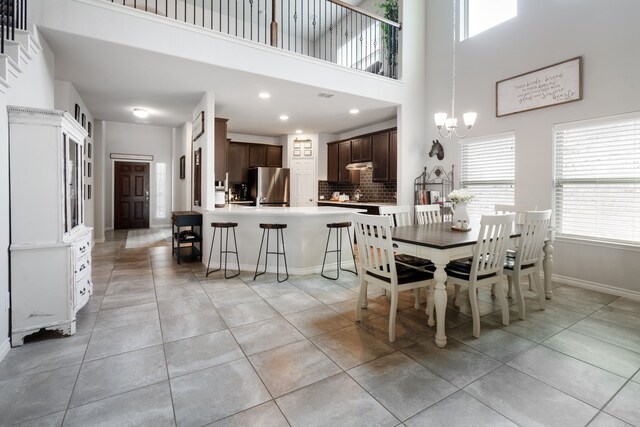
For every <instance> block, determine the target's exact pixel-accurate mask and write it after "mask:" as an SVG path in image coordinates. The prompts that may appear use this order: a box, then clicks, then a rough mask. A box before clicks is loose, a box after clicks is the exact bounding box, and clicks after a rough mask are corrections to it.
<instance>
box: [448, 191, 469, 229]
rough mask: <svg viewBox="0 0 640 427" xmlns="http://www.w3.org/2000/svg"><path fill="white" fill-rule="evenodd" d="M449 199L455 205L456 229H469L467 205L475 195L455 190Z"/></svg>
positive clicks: (454, 221) (454, 218) (454, 222)
mask: <svg viewBox="0 0 640 427" xmlns="http://www.w3.org/2000/svg"><path fill="white" fill-rule="evenodd" d="M447 197H448V198H449V200H451V202H453V203H454V204H455V207H454V209H453V225H454V227H457V228H463V229H468V228H469V213H468V212H467V203H469V200H471V199H472V198H473V194H471V193H469V192H468V191H467V190H465V189H461V190H453V191H452V192H451V193H449V195H448V196H447Z"/></svg>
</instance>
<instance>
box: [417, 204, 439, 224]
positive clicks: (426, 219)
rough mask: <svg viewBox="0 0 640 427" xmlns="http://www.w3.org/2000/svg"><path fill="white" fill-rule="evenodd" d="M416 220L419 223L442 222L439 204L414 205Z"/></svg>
mask: <svg viewBox="0 0 640 427" xmlns="http://www.w3.org/2000/svg"><path fill="white" fill-rule="evenodd" d="M416 220H417V221H418V224H420V225H423V224H434V223H436V222H442V214H441V213H440V205H416Z"/></svg>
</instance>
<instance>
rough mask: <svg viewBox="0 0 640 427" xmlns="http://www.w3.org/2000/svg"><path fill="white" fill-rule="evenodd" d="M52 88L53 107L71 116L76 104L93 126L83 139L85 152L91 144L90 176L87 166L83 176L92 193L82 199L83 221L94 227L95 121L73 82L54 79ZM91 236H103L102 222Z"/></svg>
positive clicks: (99, 237)
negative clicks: (84, 139) (53, 89)
mask: <svg viewBox="0 0 640 427" xmlns="http://www.w3.org/2000/svg"><path fill="white" fill-rule="evenodd" d="M54 88H55V99H54V106H55V109H56V110H64V111H68V112H69V113H70V114H71V115H72V116H73V115H74V114H75V106H76V104H78V105H79V106H80V111H81V113H82V114H84V115H85V116H86V122H85V123H91V126H92V127H93V129H92V133H91V136H87V139H86V141H85V153H87V145H86V144H91V145H92V148H91V152H92V153H91V159H89V158H88V157H85V165H88V164H89V163H91V168H92V172H91V176H88V174H87V169H88V166H87V167H86V168H85V176H84V184H85V194H87V193H86V186H88V185H90V186H91V193H92V194H91V199H86V198H85V201H84V222H85V225H86V226H87V227H94V226H95V224H96V222H95V218H94V217H95V210H94V206H95V203H94V202H95V195H96V190H97V189H96V185H95V175H96V171H95V166H96V165H95V163H96V155H97V152H96V150H95V142H94V139H95V121H94V120H93V114H91V111H89V109H88V108H87V106H86V104H85V103H84V101H83V100H82V98H81V97H80V95H79V94H78V91H77V90H76V88H75V87H74V86H73V84H71V83H69V82H64V81H60V80H56V81H55V82H54ZM88 127H89V125H88V124H87V125H86V126H85V129H88ZM85 156H86V155H85ZM93 237H94V239H96V238H97V239H98V240H100V239H103V238H104V229H103V227H102V224H100V225H99V226H98V227H96V228H94V230H93Z"/></svg>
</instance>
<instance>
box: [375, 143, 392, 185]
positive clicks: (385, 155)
mask: <svg viewBox="0 0 640 427" xmlns="http://www.w3.org/2000/svg"><path fill="white" fill-rule="evenodd" d="M389 151H390V147H389V132H383V133H379V134H376V135H373V136H372V138H371V161H372V162H373V182H387V181H389V177H390V174H389V172H390V171H389Z"/></svg>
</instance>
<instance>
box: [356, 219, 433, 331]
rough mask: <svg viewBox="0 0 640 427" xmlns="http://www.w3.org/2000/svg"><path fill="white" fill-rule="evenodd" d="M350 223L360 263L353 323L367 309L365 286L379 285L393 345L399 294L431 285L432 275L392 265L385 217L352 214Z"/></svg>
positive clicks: (391, 244) (389, 228)
mask: <svg viewBox="0 0 640 427" xmlns="http://www.w3.org/2000/svg"><path fill="white" fill-rule="evenodd" d="M353 224H354V228H355V230H356V237H357V239H358V259H359V262H360V294H359V296H358V303H357V305H356V312H355V315H356V321H358V322H360V321H362V309H364V308H367V286H368V284H369V283H371V284H375V285H378V286H380V287H381V288H383V289H384V290H386V291H387V292H389V294H390V295H391V307H390V309H389V341H390V342H394V341H395V340H396V333H395V326H396V311H397V309H398V292H402V291H406V290H411V289H419V288H423V287H426V286H428V285H431V284H433V274H432V273H431V272H429V271H426V270H417V269H415V268H409V267H407V266H405V265H403V264H400V263H397V262H395V256H394V253H393V242H392V240H391V224H390V221H389V218H388V217H385V216H375V215H365V214H353Z"/></svg>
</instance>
